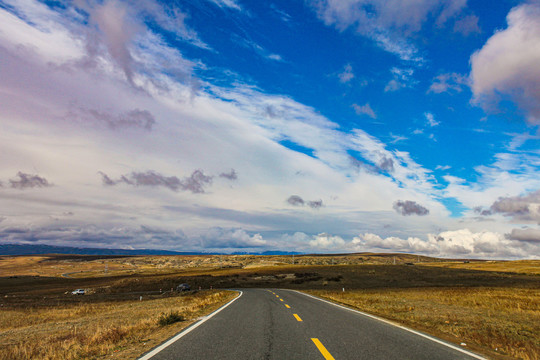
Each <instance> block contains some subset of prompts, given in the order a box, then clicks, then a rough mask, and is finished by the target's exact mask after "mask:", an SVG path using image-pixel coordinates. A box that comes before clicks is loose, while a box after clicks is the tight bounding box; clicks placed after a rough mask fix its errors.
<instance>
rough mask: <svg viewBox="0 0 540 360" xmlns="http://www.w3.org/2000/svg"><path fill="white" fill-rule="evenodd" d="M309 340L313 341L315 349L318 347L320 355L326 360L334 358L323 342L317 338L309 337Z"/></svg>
mask: <svg viewBox="0 0 540 360" xmlns="http://www.w3.org/2000/svg"><path fill="white" fill-rule="evenodd" d="M311 341H313V342H314V343H315V346H316V347H317V349H319V351H320V352H321V354H322V356H324V358H325V359H326V360H335V359H334V357H333V356H332V355H331V354H330V353H329V352H328V350H326V348H325V347H324V345H323V344H321V342H320V341H319V339H317V338H311Z"/></svg>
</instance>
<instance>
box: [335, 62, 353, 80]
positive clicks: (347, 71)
mask: <svg viewBox="0 0 540 360" xmlns="http://www.w3.org/2000/svg"><path fill="white" fill-rule="evenodd" d="M338 77H339V81H340V82H341V83H348V82H349V81H351V80H352V79H354V73H353V69H352V66H351V64H347V65H345V67H344V68H343V72H342V73H340V74H338Z"/></svg>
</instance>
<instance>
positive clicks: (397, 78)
mask: <svg viewBox="0 0 540 360" xmlns="http://www.w3.org/2000/svg"><path fill="white" fill-rule="evenodd" d="M390 72H391V73H392V77H393V79H392V80H390V81H389V82H388V83H387V84H386V86H385V87H384V91H385V92H388V91H397V90H399V89H402V88H408V87H412V86H414V85H415V84H417V83H418V81H416V80H414V79H413V77H412V75H413V74H414V70H413V69H400V68H397V67H393V68H392V69H390Z"/></svg>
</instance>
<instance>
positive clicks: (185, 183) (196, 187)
mask: <svg viewBox="0 0 540 360" xmlns="http://www.w3.org/2000/svg"><path fill="white" fill-rule="evenodd" d="M99 174H100V175H101V180H102V182H103V184H104V185H111V186H112V185H117V184H121V183H123V184H128V185H133V186H150V187H165V188H168V189H170V190H172V191H178V190H184V191H191V192H192V193H194V194H202V193H204V192H205V186H207V185H209V184H211V183H212V179H213V177H212V176H208V175H205V174H204V172H203V171H202V170H195V171H194V172H193V173H192V174H191V175H190V176H188V177H186V178H184V179H182V180H180V179H179V178H177V177H176V176H164V175H161V174H159V173H157V172H155V171H151V170H149V171H146V172H132V173H130V174H127V175H122V176H121V177H120V178H119V179H117V180H113V179H111V178H110V177H109V176H108V175H107V174H105V173H103V172H99Z"/></svg>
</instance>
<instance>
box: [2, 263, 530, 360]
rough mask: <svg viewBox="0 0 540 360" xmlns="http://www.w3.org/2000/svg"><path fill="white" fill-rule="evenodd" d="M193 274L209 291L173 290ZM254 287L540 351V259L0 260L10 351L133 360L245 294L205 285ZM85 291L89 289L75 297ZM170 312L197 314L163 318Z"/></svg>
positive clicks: (5, 346) (476, 346)
mask: <svg viewBox="0 0 540 360" xmlns="http://www.w3.org/2000/svg"><path fill="white" fill-rule="evenodd" d="M184 282H187V283H189V284H190V285H191V286H192V288H193V289H197V290H198V289H199V288H200V289H203V290H202V291H198V292H197V293H196V294H189V295H185V296H180V295H179V294H177V293H174V292H171V291H170V290H171V288H174V287H176V286H177V285H178V284H180V283H184ZM248 287H260V288H289V289H297V290H302V291H308V292H312V293H314V294H317V295H320V296H323V297H326V298H329V299H332V300H334V301H337V302H340V303H344V304H347V305H349V306H352V307H355V308H358V309H360V310H363V311H365V312H368V313H372V314H375V315H378V316H381V317H384V318H386V319H390V320H392V321H395V322H398V323H401V324H405V325H407V326H409V327H411V328H415V329H419V330H421V331H424V332H426V333H430V334H433V335H435V336H438V337H441V338H444V339H446V340H448V341H451V342H454V343H457V344H460V343H462V342H463V343H466V344H467V345H466V346H467V348H470V349H472V350H474V351H477V352H479V353H482V354H485V355H486V356H488V357H489V358H493V359H540V350H539V349H540V343H539V340H538V338H539V337H538V334H539V333H540V327H539V326H540V325H539V324H540V308H539V307H540V305H539V304H540V261H510V262H509V261H499V262H492V261H480V260H477V261H476V260H475V261H472V260H471V261H466V262H465V261H457V260H454V261H449V260H442V259H434V258H427V257H421V256H416V255H407V254H344V255H332V256H330V255H302V256H295V258H294V264H293V263H292V257H291V256H255V255H231V256H212V255H200V256H198V255H197V256H129V257H118V256H117V257H110V256H77V255H50V256H19V257H5V256H4V257H0V359H75V358H89V359H92V358H100V357H102V356H103V355H104V354H106V355H107V357H111V356H112V357H113V358H121V359H134V358H136V357H137V355H140V354H141V353H142V352H144V351H146V350H147V349H149V348H151V347H153V346H155V345H156V344H158V343H159V342H161V341H163V340H165V339H166V338H167V337H169V336H171V335H173V334H174V333H176V332H177V331H179V329H181V328H182V327H184V326H186V325H187V324H189V322H190V321H193V320H194V319H196V318H197V317H198V316H200V315H201V314H202V313H205V312H209V311H211V310H212V309H214V308H216V307H218V306H219V305H220V304H223V303H225V302H226V301H227V300H228V299H230V298H231V297H234V293H229V292H223V291H208V290H204V289H210V288H213V289H230V288H248ZM76 288H84V289H85V290H86V291H87V295H84V296H74V295H70V292H71V290H73V289H76ZM343 288H345V292H343V291H342V290H343ZM140 296H142V297H143V301H139V297H140ZM170 311H176V312H178V315H180V316H182V317H184V318H185V319H186V321H181V322H178V323H175V324H171V325H166V326H160V325H159V324H158V320H159V318H160V316H161V314H162V313H169V312H170ZM133 314H136V315H133ZM33 344H38V345H37V346H36V345H33Z"/></svg>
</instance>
